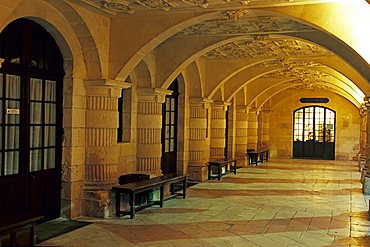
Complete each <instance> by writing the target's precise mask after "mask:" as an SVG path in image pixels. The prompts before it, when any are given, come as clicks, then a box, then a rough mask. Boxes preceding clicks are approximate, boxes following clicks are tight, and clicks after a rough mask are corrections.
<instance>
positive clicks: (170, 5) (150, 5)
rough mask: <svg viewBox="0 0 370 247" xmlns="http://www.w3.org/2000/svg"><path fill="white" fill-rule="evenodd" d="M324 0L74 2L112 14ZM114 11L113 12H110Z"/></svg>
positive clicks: (278, 4) (257, 5)
mask: <svg viewBox="0 0 370 247" xmlns="http://www.w3.org/2000/svg"><path fill="white" fill-rule="evenodd" d="M320 1H322V0H250V1H247V0H241V1H234V0H171V1H166V0H127V1H126V0H73V2H77V3H78V2H82V3H87V4H89V5H91V6H93V7H95V8H97V9H100V10H103V11H106V12H108V13H111V14H117V13H118V14H119V13H128V14H133V13H134V12H135V13H137V12H144V11H155V10H166V11H168V10H170V9H176V10H181V11H185V10H187V9H189V10H190V11H191V10H192V9H193V8H194V6H196V7H202V8H209V7H215V8H218V9H220V8H230V7H233V8H235V7H237V6H248V7H249V6H251V7H261V6H263V7H269V6H270V7H273V6H285V5H291V4H297V3H305V2H308V3H313V2H320ZM110 11H112V12H110Z"/></svg>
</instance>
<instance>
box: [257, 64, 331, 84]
mask: <svg viewBox="0 0 370 247" xmlns="http://www.w3.org/2000/svg"><path fill="white" fill-rule="evenodd" d="M329 77H331V75H329V74H326V73H324V72H322V71H318V70H314V69H308V68H298V67H295V68H288V69H282V70H278V71H274V72H271V73H268V74H266V75H264V76H262V78H279V79H281V78H296V79H299V80H301V81H306V80H310V81H314V80H322V79H323V78H329Z"/></svg>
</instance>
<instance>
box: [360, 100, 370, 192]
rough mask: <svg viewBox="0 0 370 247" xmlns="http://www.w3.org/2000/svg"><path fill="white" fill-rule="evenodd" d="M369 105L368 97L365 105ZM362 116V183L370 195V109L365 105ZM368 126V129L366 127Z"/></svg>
mask: <svg viewBox="0 0 370 247" xmlns="http://www.w3.org/2000/svg"><path fill="white" fill-rule="evenodd" d="M366 102H367V103H368V102H369V100H368V98H367V97H366V98H365V103H366ZM360 114H361V120H362V121H361V135H360V138H361V140H360V145H361V147H360V152H361V153H360V154H361V158H362V161H361V163H362V166H361V167H360V170H361V182H362V190H363V192H364V194H365V195H370V169H369V155H368V154H369V153H370V145H369V144H370V121H368V118H369V109H368V106H367V105H364V106H363V107H362V109H360ZM364 126H366V128H365V127H364Z"/></svg>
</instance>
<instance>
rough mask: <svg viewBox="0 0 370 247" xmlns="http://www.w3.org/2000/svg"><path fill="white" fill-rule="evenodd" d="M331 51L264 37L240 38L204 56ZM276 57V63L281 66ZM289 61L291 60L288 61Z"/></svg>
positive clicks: (322, 53) (300, 54) (321, 53)
mask: <svg viewBox="0 0 370 247" xmlns="http://www.w3.org/2000/svg"><path fill="white" fill-rule="evenodd" d="M329 55H332V53H331V52H329V51H327V50H324V49H322V48H320V47H318V46H316V45H313V44H310V43H307V42H304V41H299V40H294V39H281V40H275V39H273V40H272V39H265V40H241V41H236V42H232V43H229V44H226V45H223V46H220V47H217V48H216V49H213V50H212V51H209V52H208V53H207V54H205V55H204V56H205V57H206V58H208V59H225V58H226V59H234V58H247V57H279V58H281V57H307V56H329ZM281 62H282V61H279V60H278V59H277V60H276V64H277V65H279V66H281ZM274 63H275V62H274V61H269V62H266V63H265V64H264V65H262V64H260V65H258V66H262V67H263V66H267V67H268V66H273V64H274ZM290 63H291V62H290Z"/></svg>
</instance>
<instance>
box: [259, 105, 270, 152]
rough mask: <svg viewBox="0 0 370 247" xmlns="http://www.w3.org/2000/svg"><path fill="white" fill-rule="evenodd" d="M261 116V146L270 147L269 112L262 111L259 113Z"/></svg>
mask: <svg viewBox="0 0 370 247" xmlns="http://www.w3.org/2000/svg"><path fill="white" fill-rule="evenodd" d="M260 114H262V116H261V119H262V123H261V127H262V140H261V146H263V147H267V146H269V145H270V115H271V111H270V110H267V109H264V110H262V111H261V112H260Z"/></svg>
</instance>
